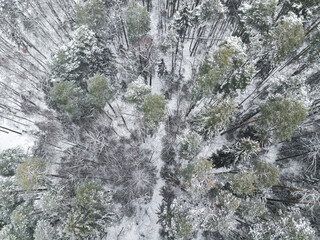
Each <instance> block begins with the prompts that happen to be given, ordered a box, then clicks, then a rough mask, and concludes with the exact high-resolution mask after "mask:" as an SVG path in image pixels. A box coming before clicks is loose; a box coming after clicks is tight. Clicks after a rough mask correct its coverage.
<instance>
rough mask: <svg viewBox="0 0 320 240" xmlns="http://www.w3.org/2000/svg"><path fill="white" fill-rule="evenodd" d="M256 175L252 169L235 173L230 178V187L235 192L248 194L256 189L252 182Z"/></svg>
mask: <svg viewBox="0 0 320 240" xmlns="http://www.w3.org/2000/svg"><path fill="white" fill-rule="evenodd" d="M256 179H257V176H256V174H255V173H254V172H253V171H247V172H241V173H237V174H236V175H235V176H234V177H232V178H231V188H232V191H233V192H234V193H235V194H238V195H250V194H252V193H253V191H254V190H255V189H256V188H255V186H254V182H255V181H256Z"/></svg>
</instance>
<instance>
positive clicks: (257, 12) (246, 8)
mask: <svg viewBox="0 0 320 240" xmlns="http://www.w3.org/2000/svg"><path fill="white" fill-rule="evenodd" d="M277 4H278V0H258V1H255V2H254V3H253V4H247V3H244V4H242V6H241V7H240V11H241V13H240V17H241V22H242V23H243V25H244V26H245V27H246V28H250V27H253V28H255V29H257V30H259V31H261V32H263V31H267V30H268V28H269V27H270V26H271V25H272V22H273V18H274V15H275V12H276V9H277Z"/></svg>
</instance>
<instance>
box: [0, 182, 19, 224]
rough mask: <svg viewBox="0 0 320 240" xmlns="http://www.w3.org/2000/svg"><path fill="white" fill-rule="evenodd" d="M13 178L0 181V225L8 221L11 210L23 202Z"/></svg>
mask: <svg viewBox="0 0 320 240" xmlns="http://www.w3.org/2000/svg"><path fill="white" fill-rule="evenodd" d="M16 189H17V187H16V185H15V182H14V179H13V178H6V179H3V180H1V181H0V227H1V226H3V225H5V224H9V223H10V216H11V214H12V212H13V211H14V210H15V209H16V208H17V206H19V205H20V204H22V203H23V202H24V200H23V198H22V196H21V195H20V193H19V192H18V191H16Z"/></svg>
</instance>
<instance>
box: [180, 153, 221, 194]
mask: <svg viewBox="0 0 320 240" xmlns="http://www.w3.org/2000/svg"><path fill="white" fill-rule="evenodd" d="M181 175H182V177H183V183H184V187H185V188H186V190H187V191H188V192H190V193H192V194H203V193H206V192H208V191H209V190H210V189H211V188H213V187H214V186H215V184H214V175H213V168H212V163H211V162H209V161H208V160H207V159H200V160H197V161H196V162H195V163H191V164H189V165H188V166H186V167H185V168H184V169H182V171H181Z"/></svg>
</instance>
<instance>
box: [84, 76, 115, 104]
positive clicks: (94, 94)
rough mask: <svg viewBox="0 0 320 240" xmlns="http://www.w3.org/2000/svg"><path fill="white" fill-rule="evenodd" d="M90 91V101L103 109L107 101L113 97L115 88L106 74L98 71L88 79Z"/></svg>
mask: <svg viewBox="0 0 320 240" xmlns="http://www.w3.org/2000/svg"><path fill="white" fill-rule="evenodd" d="M88 91H89V101H90V103H91V104H92V105H93V106H94V107H96V108H99V109H103V107H104V106H105V104H106V102H108V101H110V100H111V99H112V97H113V88H112V87H111V86H110V82H109V81H108V80H107V78H106V77H105V76H104V75H101V74H99V73H96V74H95V75H94V76H93V77H92V78H89V80H88Z"/></svg>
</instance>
